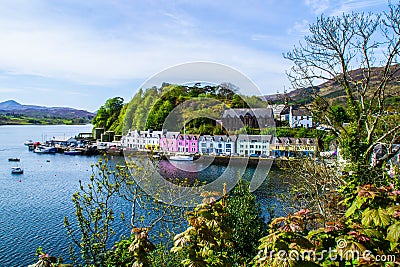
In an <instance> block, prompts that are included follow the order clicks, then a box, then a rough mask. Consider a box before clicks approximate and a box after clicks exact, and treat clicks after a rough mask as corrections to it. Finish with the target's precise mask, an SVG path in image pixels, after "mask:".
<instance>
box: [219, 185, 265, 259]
mask: <svg viewBox="0 0 400 267" xmlns="http://www.w3.org/2000/svg"><path fill="white" fill-rule="evenodd" d="M226 210H227V216H226V218H225V220H224V221H225V223H226V225H227V226H228V227H229V229H230V231H231V239H232V242H233V244H234V245H233V247H232V248H231V251H230V252H229V254H231V255H237V256H238V259H237V261H240V262H241V263H242V264H244V263H249V262H250V260H251V259H252V258H253V257H255V256H256V254H257V249H258V246H259V239H260V238H261V237H263V236H264V235H265V234H267V225H266V223H265V219H264V218H263V216H262V214H261V213H262V211H261V208H260V204H259V203H258V202H257V198H256V196H255V195H254V194H252V193H251V192H250V190H249V183H246V182H244V181H243V180H242V179H240V180H239V182H238V184H237V185H236V186H235V187H234V189H233V190H232V191H231V192H230V193H229V197H228V199H227V206H226Z"/></svg>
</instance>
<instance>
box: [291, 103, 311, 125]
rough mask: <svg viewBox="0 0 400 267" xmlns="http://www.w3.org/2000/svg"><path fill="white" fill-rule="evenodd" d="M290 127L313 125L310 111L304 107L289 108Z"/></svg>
mask: <svg viewBox="0 0 400 267" xmlns="http://www.w3.org/2000/svg"><path fill="white" fill-rule="evenodd" d="M289 126H290V128H300V127H303V128H311V127H312V126H313V122H312V116H311V112H310V111H308V110H307V109H305V108H293V106H290V108H289Z"/></svg>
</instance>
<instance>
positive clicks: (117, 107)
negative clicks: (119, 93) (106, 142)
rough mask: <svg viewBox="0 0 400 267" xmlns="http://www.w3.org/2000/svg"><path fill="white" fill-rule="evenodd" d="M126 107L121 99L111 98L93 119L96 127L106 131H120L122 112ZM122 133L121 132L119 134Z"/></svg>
mask: <svg viewBox="0 0 400 267" xmlns="http://www.w3.org/2000/svg"><path fill="white" fill-rule="evenodd" d="M123 106H124V99H123V98H121V97H114V98H110V99H108V100H107V101H106V103H105V104H104V105H103V106H101V107H100V108H99V110H98V111H97V113H96V116H95V117H94V118H93V121H92V123H93V125H94V127H99V128H104V129H105V130H106V131H108V130H111V129H120V127H119V126H118V123H119V122H120V120H119V116H120V112H121V110H122V108H123ZM119 133H121V132H119Z"/></svg>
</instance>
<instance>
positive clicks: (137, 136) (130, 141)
mask: <svg viewBox="0 0 400 267" xmlns="http://www.w3.org/2000/svg"><path fill="white" fill-rule="evenodd" d="M163 134H165V131H153V130H147V131H139V130H129V131H128V133H127V134H126V135H125V136H123V137H122V138H121V144H122V147H124V148H127V149H130V150H139V151H146V150H159V148H160V139H161V137H162V135H163Z"/></svg>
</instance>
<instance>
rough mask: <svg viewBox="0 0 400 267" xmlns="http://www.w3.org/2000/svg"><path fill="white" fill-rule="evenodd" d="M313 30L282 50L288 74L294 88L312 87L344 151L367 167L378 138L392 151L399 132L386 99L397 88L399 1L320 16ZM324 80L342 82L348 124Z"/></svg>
mask: <svg viewBox="0 0 400 267" xmlns="http://www.w3.org/2000/svg"><path fill="white" fill-rule="evenodd" d="M309 33H310V34H309V35H308V36H306V37H305V40H304V42H300V44H299V45H298V46H295V47H294V49H293V50H292V51H290V52H288V53H286V54H285V55H284V57H285V58H286V59H289V60H291V61H292V62H293V64H294V66H293V67H292V69H291V70H290V72H289V73H288V77H289V79H290V80H291V82H292V85H293V87H294V88H296V89H297V88H311V91H312V97H313V100H314V102H313V105H314V107H313V109H314V110H315V111H318V112H319V113H320V114H321V117H323V118H324V120H325V121H326V122H327V124H329V125H330V126H331V128H332V131H334V132H335V133H336V135H337V136H338V137H339V140H340V141H341V146H342V148H343V155H344V156H345V157H346V158H347V159H348V160H349V161H350V162H351V163H355V165H357V168H358V169H360V168H365V166H367V165H369V161H370V157H371V153H372V151H373V148H374V147H375V146H376V145H377V144H378V143H384V144H386V145H387V146H388V147H389V151H391V148H392V144H393V142H395V141H396V140H398V136H399V134H400V123H399V115H396V114H394V115H393V116H391V115H390V114H387V105H388V103H387V101H385V100H386V98H387V93H388V90H398V88H399V78H400V74H399V73H400V71H399V70H400V64H399V51H400V50H399V49H400V3H397V4H392V3H389V4H388V11H386V12H382V13H380V14H372V13H368V14H366V13H351V14H343V15H341V16H337V17H325V16H321V17H319V18H318V19H317V21H316V22H315V23H314V24H312V25H310V27H309ZM322 82H330V83H331V84H332V85H335V86H340V88H341V90H342V91H343V95H344V96H345V100H346V104H347V111H348V113H349V118H350V123H349V126H347V127H344V126H343V124H341V123H335V120H334V118H335V112H334V110H333V109H332V103H331V102H330V101H328V100H327V99H326V98H325V97H324V96H323V94H322V92H319V90H318V87H317V86H316V84H320V83H322ZM382 126H384V127H383V128H384V129H385V130H384V131H382V130H381V129H382ZM391 154H394V153H391ZM385 160H387V158H385ZM377 165H378V166H379V164H377Z"/></svg>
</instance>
